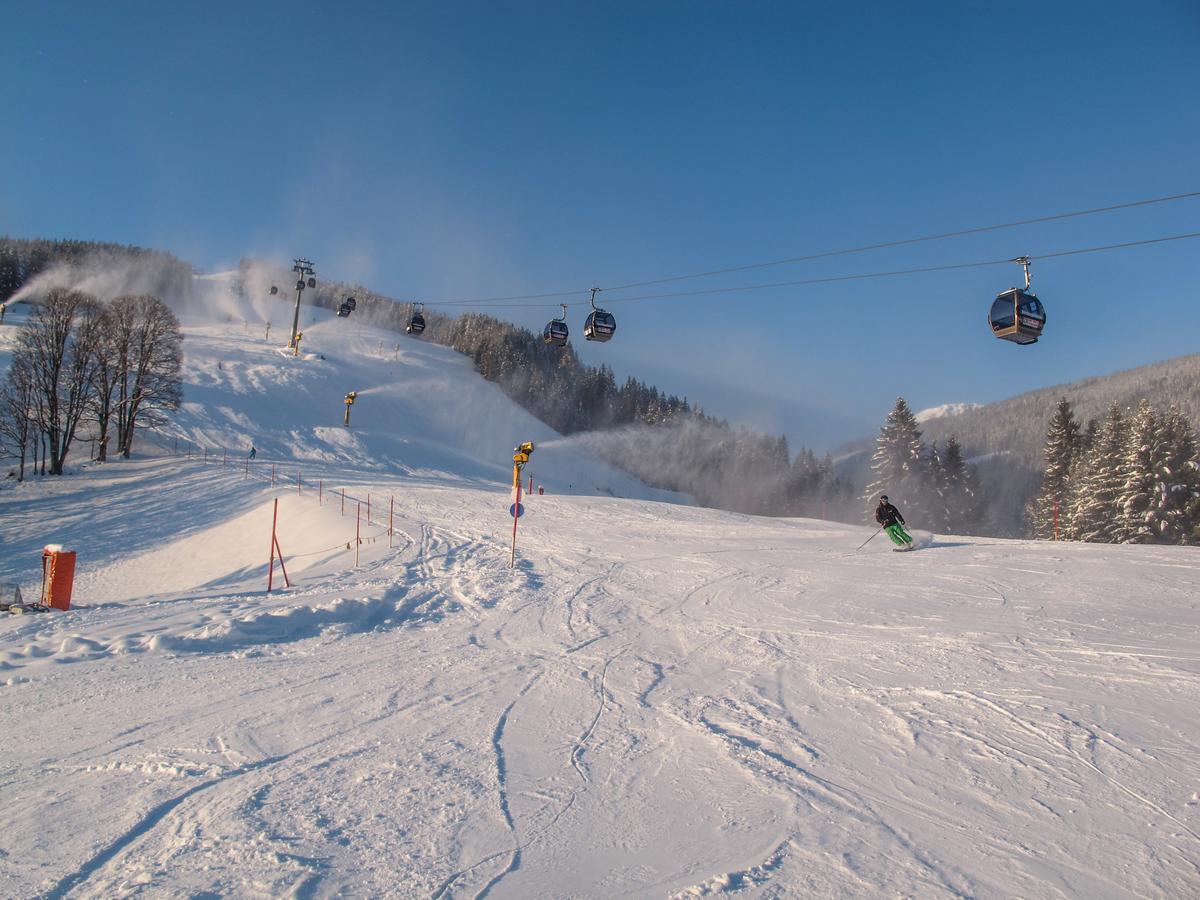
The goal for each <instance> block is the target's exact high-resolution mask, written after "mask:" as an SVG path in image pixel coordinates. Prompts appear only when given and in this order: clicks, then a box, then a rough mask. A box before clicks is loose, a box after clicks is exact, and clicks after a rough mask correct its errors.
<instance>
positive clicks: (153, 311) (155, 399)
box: [97, 294, 183, 458]
mask: <svg viewBox="0 0 1200 900" xmlns="http://www.w3.org/2000/svg"><path fill="white" fill-rule="evenodd" d="M104 327H105V335H104V338H103V341H102V343H101V345H100V346H101V348H102V349H103V352H104V353H105V354H106V357H107V361H106V362H105V363H104V364H102V365H100V366H98V369H99V370H102V371H103V373H104V374H103V376H102V379H105V380H107V384H108V393H107V395H106V397H105V401H104V402H105V404H106V409H107V410H108V412H107V413H106V415H105V417H104V418H105V420H106V421H104V422H103V423H102V425H101V434H102V435H103V436H104V437H103V438H102V442H103V440H105V439H106V438H107V430H108V423H107V419H108V418H109V417H112V418H115V421H116V426H117V448H118V450H119V452H120V454H121V455H122V456H124V457H126V458H128V457H129V454H130V453H131V452H132V449H133V434H134V430H135V429H136V428H137V426H138V425H142V426H153V425H158V424H161V423H162V422H163V421H165V417H164V416H163V413H165V412H168V411H170V410H175V409H178V408H179V403H180V401H181V400H182V399H183V391H182V385H181V379H180V375H179V373H180V369H181V368H182V366H183V349H182V343H183V333H182V332H181V331H180V329H179V320H178V319H177V318H176V317H175V314H174V313H173V312H171V310H170V309H169V308H168V307H167V305H166V304H165V303H163V302H162V301H161V300H159V299H157V298H156V297H151V296H149V295H147V294H139V295H137V296H126V297H118V298H117V299H116V300H114V301H113V302H112V303H111V304H109V307H108V310H107V311H106V314H105V316H104ZM97 418H98V419H99V418H100V417H99V416H98V417H97Z"/></svg>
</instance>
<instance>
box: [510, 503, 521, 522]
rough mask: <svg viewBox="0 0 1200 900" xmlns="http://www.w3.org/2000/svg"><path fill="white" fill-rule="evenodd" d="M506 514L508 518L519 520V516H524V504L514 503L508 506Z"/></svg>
mask: <svg viewBox="0 0 1200 900" xmlns="http://www.w3.org/2000/svg"><path fill="white" fill-rule="evenodd" d="M508 514H509V515H510V516H514V517H515V518H518V519H519V518H521V516H523V515H525V504H524V503H514V504H513V505H512V506H510V507H509V508H508Z"/></svg>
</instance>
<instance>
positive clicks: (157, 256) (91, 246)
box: [0, 237, 193, 303]
mask: <svg viewBox="0 0 1200 900" xmlns="http://www.w3.org/2000/svg"><path fill="white" fill-rule="evenodd" d="M192 274H193V270H192V267H191V266H190V265H189V264H187V263H186V262H184V261H183V260H181V259H179V258H177V257H175V256H172V255H171V254H170V253H166V252H164V251H162V250H147V249H146V248H144V247H130V246H125V245H123V244H111V243H105V242H103V241H75V240H46V239H41V238H38V239H23V238H10V237H0V303H6V302H8V301H10V300H12V299H14V298H18V299H19V295H20V292H21V289H22V288H24V287H26V286H27V285H30V284H31V283H32V282H34V280H35V279H37V277H38V276H39V275H44V276H46V278H44V279H41V280H40V282H39V284H40V285H41V287H42V289H44V290H49V289H51V288H55V287H63V288H71V289H73V290H79V291H83V292H85V293H90V294H96V295H99V296H100V297H101V298H103V299H108V298H110V297H111V296H115V295H116V294H117V293H127V294H150V295H153V296H155V297H160V298H163V299H166V298H170V299H171V301H172V302H174V303H183V302H186V301H187V299H188V298H189V296H190V295H191V285H192ZM118 282H119V284H120V287H119V288H118V289H117V290H107V289H106V288H108V287H109V286H110V285H113V284H116V283H118Z"/></svg>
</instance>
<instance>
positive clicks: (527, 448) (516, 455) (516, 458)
mask: <svg viewBox="0 0 1200 900" xmlns="http://www.w3.org/2000/svg"><path fill="white" fill-rule="evenodd" d="M532 455H533V441H526V442H525V443H523V444H521V445H520V446H519V447H514V448H513V487H517V486H518V485H520V483H521V470H522V469H524V468H525V464H526V463H527V462H529V457H530V456H532Z"/></svg>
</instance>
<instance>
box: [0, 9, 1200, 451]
mask: <svg viewBox="0 0 1200 900" xmlns="http://www.w3.org/2000/svg"><path fill="white" fill-rule="evenodd" d="M5 19H6V25H7V28H8V30H9V33H10V34H11V35H14V36H16V39H14V40H10V41H8V42H7V43H6V48H5V52H4V54H3V55H0V76H2V77H3V82H4V84H6V85H7V86H9V90H8V91H6V104H5V106H6V115H5V122H6V124H7V126H8V127H7V128H6V129H5V130H6V139H5V140H3V141H0V232H4V233H8V234H12V235H20V236H55V237H59V236H61V237H79V238H95V239H101V240H112V241H119V242H128V243H135V244H140V245H143V246H154V247H161V248H164V249H168V250H171V251H172V252H175V253H176V254H178V255H180V256H182V257H184V258H186V259H188V260H190V261H193V262H195V263H196V264H198V265H200V266H202V267H205V268H209V269H215V268H218V267H221V266H224V265H229V264H232V263H234V262H236V260H237V259H238V258H239V257H240V256H242V255H244V254H245V255H263V256H269V257H274V258H277V259H279V260H281V261H287V260H290V258H291V257H292V256H296V255H307V256H308V257H310V258H311V259H313V260H314V261H315V262H316V265H317V269H318V274H319V275H320V274H322V273H324V274H328V275H329V276H331V277H337V278H341V279H346V280H356V281H360V282H363V283H366V284H368V285H370V286H371V287H373V288H375V289H377V290H379V291H381V292H383V293H386V294H390V295H392V296H396V297H401V298H424V299H428V300H435V299H438V298H450V297H456V298H457V297H468V298H470V297H481V296H483V297H490V296H496V295H511V294H524V293H541V292H545V291H558V290H564V289H571V290H574V289H576V288H578V289H580V294H579V297H578V299H579V300H584V299H586V293H584V291H583V289H584V288H587V287H589V286H591V285H593V284H595V285H599V286H601V287H603V286H605V285H606V284H609V285H611V284H620V283H625V282H630V281H640V280H643V279H652V278H657V277H662V276H669V275H675V274H679V273H687V272H692V271H699V270H707V269H711V268H717V267H723V266H735V265H740V264H747V263H754V262H760V261H765V260H773V259H779V258H783V257H791V256H799V255H803V254H806V253H813V252H820V251H824V250H836V249H840V248H844V247H850V246H857V245H862V244H869V243H873V242H881V241H888V240H894V239H903V238H908V237H913V236H918V235H923V234H928V233H932V232H941V231H947V230H954V229H958V228H967V227H971V226H975V225H986V224H991V223H997V222H1005V221H1011V220H1013V219H1020V218H1026V217H1032V216H1038V215H1043V214H1051V213H1056V212H1064V211H1069V210H1076V209H1086V208H1091V207H1096V206H1104V205H1108V204H1110V203H1120V202H1123V201H1132V200H1138V199H1142V198H1147V197H1155V196H1162V195H1167V194H1174V193H1180V192H1186V191H1195V190H1200V173H1198V171H1197V169H1198V167H1197V160H1198V158H1200V156H1198V154H1200V150H1198V148H1200V101H1198V100H1197V97H1198V96H1200V91H1198V88H1200V5H1198V4H1196V3H1195V2H1194V0H1177V2H1171V0H1155V2H1147V3H1142V4H1137V5H1136V6H1130V5H1128V4H1124V3H1116V2H1103V0H1101V2H1089V3H1083V2H1079V3H1075V2H1054V3H1045V2H1042V3H1004V4H982V3H962V2H944V3H910V4H893V3H882V2H881V3H874V4H854V5H851V4H834V3H799V2H794V3H767V2H761V3H703V2H697V3H648V2H633V3H602V4H597V3H588V4H585V3H553V4H551V3H543V4H533V3H512V4H496V3H449V2H447V3H421V4H371V3H349V4H333V3H328V4H317V3H299V2H291V3H277V4H276V3H253V4H241V3H204V4H200V3H179V4H150V3H134V2H121V3H111V4H95V3H48V4H20V5H19V6H13V7H12V8H9V9H7V10H6V12H5ZM1187 231H1200V199H1193V200H1186V201H1180V202H1177V203H1172V204H1165V205H1160V206H1154V207H1147V208H1143V209H1138V210H1130V211H1125V212H1119V213H1113V214H1109V215H1105V216H1096V217H1089V218H1083V219H1073V220H1067V221H1065V222H1057V223H1049V224H1044V225H1038V226H1031V227H1028V228H1022V229H1017V230H1013V231H1001V232H994V233H990V234H985V235H977V236H972V237H969V238H957V239H951V240H946V241H939V242H935V243H930V244H924V245H919V246H917V247H910V248H905V249H902V250H892V251H887V252H877V253H870V254H861V255H857V256H848V257H842V258H836V259H830V260H823V261H819V262H813V263H806V264H797V265H788V266H779V267H774V268H769V269H762V270H757V271H750V272H742V273H736V274H731V275H728V276H722V277H719V278H707V279H699V280H696V281H689V282H682V283H679V284H675V285H670V286H667V288H665V289H667V290H683V289H686V288H688V287H693V286H694V287H695V288H697V289H703V288H712V287H719V286H738V285H745V284H754V283H758V282H766V281H787V280H795V279H803V278H816V277H823V276H832V275H841V274H847V273H861V272H871V271H878V270H886V269H894V268H908V267H919V266H928V265H941V264H946V263H957V262H964V261H974V260H981V259H983V260H986V259H1004V258H1009V257H1012V256H1017V255H1019V254H1022V253H1028V254H1031V255H1037V254H1038V253H1045V252H1051V251H1057V250H1063V249H1071V248H1076V247H1088V246H1095V245H1100V244H1106V243H1114V242H1119V241H1126V240H1139V239H1144V238H1153V237H1158V236H1162V235H1168V234H1176V233H1181V232H1187ZM1198 275H1200V241H1191V242H1178V243H1174V244H1168V245H1161V246H1156V247H1147V248H1140V249H1131V250H1125V251H1120V252H1115V253H1108V254H1097V255H1087V256H1077V257H1069V258H1066V259H1059V260H1046V261H1045V262H1044V263H1042V264H1040V265H1039V264H1036V263H1035V267H1034V286H1035V290H1036V291H1037V292H1038V293H1039V295H1040V296H1041V297H1042V299H1043V300H1044V301H1045V303H1046V306H1047V309H1048V312H1049V323H1048V326H1047V330H1046V336H1045V337H1044V338H1043V340H1042V342H1041V343H1039V344H1037V345H1036V346H1034V347H1028V348H1020V347H1016V346H1012V345H1008V344H1006V343H1003V342H1000V341H996V340H994V339H993V338H991V337H990V336H989V334H988V332H987V328H986V324H985V316H986V311H987V307H988V305H989V304H990V301H991V299H992V298H993V297H994V295H995V294H996V292H997V291H999V290H1001V289H1003V288H1005V287H1008V286H1010V285H1012V284H1016V283H1017V281H1018V279H1019V278H1020V270H1019V269H1018V268H1017V267H1016V266H1011V267H1001V268H980V269H966V270H961V271H956V272H944V273H930V274H926V275H914V276H905V277H899V278H891V279H881V280H872V281H857V282H847V283H843V284H837V285H819V286H807V287H793V288H781V289H776V290H770V291H756V292H751V293H731V294H726V295H717V296H698V297H694V298H683V299H663V300H650V301H644V302H632V303H628V304H617V303H615V302H614V303H613V304H612V305H611V307H610V308H611V309H612V310H613V312H614V313H616V315H617V317H618V322H619V327H618V333H617V336H616V338H615V339H614V340H613V341H612V342H611V343H609V344H607V345H591V344H587V343H585V342H583V341H582V340H578V339H577V340H576V342H575V345H576V347H577V349H578V350H579V351H580V353H581V355H582V356H583V357H584V359H585V360H586V361H588V362H590V363H593V364H599V363H600V362H602V361H607V362H608V363H610V364H611V365H612V366H613V368H614V369H615V370H616V372H617V374H618V377H622V378H623V377H624V376H625V375H628V374H633V375H636V376H638V377H640V378H643V379H646V380H649V381H652V382H654V383H656V384H658V385H659V386H660V387H662V388H663V389H665V390H667V391H670V392H673V393H680V394H687V395H688V396H689V397H692V398H693V399H694V400H696V401H697V402H699V403H701V404H702V405H704V406H705V407H706V408H708V409H709V410H710V411H712V412H716V413H719V414H721V415H725V416H727V417H729V418H731V419H734V420H740V421H746V422H749V423H751V424H755V425H758V426H761V427H765V428H769V429H771V430H781V431H784V432H785V433H787V434H788V436H789V438H790V439H791V441H792V442H793V445H794V446H795V445H798V444H801V443H807V444H810V445H816V446H818V447H822V448H823V447H826V446H829V445H830V444H831V443H833V442H836V441H837V440H838V439H841V438H847V437H852V436H855V435H859V434H863V433H867V432H871V431H874V430H875V429H876V428H877V427H878V424H879V423H880V422H881V420H882V418H883V416H884V415H885V414H886V412H887V411H888V409H889V408H890V407H891V404H892V402H893V400H894V398H895V397H896V395H897V394H903V395H904V396H905V397H906V398H907V399H908V400H909V402H910V403H912V404H913V405H914V406H915V407H916V408H922V407H925V406H933V405H938V404H941V403H946V402H951V401H962V400H966V401H975V402H986V401H990V400H997V399H1001V398H1003V397H1006V396H1011V395H1012V394H1015V393H1019V392H1021V391H1025V390H1030V389H1033V388H1037V387H1042V386H1045V385H1049V384H1055V383H1059V382H1064V381H1069V380H1073V379H1076V378H1079V377H1083V376H1085V375H1091V374H1099V373H1105V372H1110V371H1114V370H1117V369H1121V368H1128V367H1131V366H1135V365H1139V364H1142V363H1147V362H1153V361H1158V360H1161V359H1165V358H1168V357H1171V356H1175V355H1180V354H1184V353H1191V352H1196V351H1197V350H1200V346H1198V345H1197V339H1196V334H1197V329H1196V327H1195V322H1196V315H1197V303H1198V302H1200V296H1198V284H1200V279H1198ZM619 293H620V292H614V293H612V294H610V295H608V298H609V299H613V300H615V299H616V297H617V296H619ZM626 293H634V292H626ZM603 299H605V298H604V295H602V301H603ZM549 302H553V301H549ZM481 308H482V307H481ZM492 312H494V313H495V314H497V315H501V316H503V317H506V318H510V319H512V320H513V321H516V322H519V323H521V324H524V325H528V326H530V327H539V328H540V326H541V324H543V323H544V321H545V319H547V318H548V317H550V316H551V315H553V314H555V310H554V309H553V308H551V309H521V308H518V309H494V310H492ZM582 315H583V313H582V310H579V309H576V310H573V311H572V313H571V323H572V325H573V326H574V329H575V330H574V333H575V335H576V337H577V338H578V337H580V331H581V327H580V326H581V324H582Z"/></svg>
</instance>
